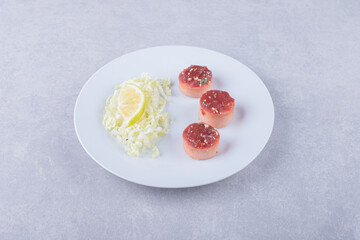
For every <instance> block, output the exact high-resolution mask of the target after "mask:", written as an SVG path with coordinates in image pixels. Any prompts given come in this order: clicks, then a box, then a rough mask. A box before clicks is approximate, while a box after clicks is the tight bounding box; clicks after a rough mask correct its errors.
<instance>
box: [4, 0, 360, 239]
mask: <svg viewBox="0 0 360 240" xmlns="http://www.w3.org/2000/svg"><path fill="white" fill-rule="evenodd" d="M359 12H360V2H359V1H355V0H354V1H351V0H344V1H340V0H339V1H332V0H331V1H324V0H322V1H262V0H257V1H235V0H225V1H205V0H200V1H180V0H179V1H160V0H156V1H100V0H99V1H85V0H84V1H58V0H56V1H45V0H40V1H39V0H35V1H0V70H1V71H0V114H1V115H0V159H1V161H0V239H139V240H140V239H141V240H144V239H145V240H146V239H155V240H156V239H164V240H169V239H208V240H212V239H243V240H244V239H266V240H268V239H286V240H288V239H317V240H318V239H327V240H329V239H360V162H359V161H360V146H359V142H360V133H359V131H360V130H359V129H360V107H359V103H360V80H359V76H360V65H359V63H360V14H359ZM169 44H181V45H194V46H199V47H204V48H209V49H213V50H216V51H219V52H222V53H224V54H227V55H230V56H232V57H234V58H236V59H238V60H240V61H241V62H243V63H244V64H246V65H248V66H249V67H250V68H252V69H253V70H254V71H255V72H256V73H258V75H259V76H260V77H261V78H262V79H263V81H264V82H265V84H266V85H267V86H268V88H269V90H270V92H271V94H272V97H273V100H274V104H275V108H276V122H275V127H274V132H273V135H272V137H271V139H270V141H269V143H268V145H267V146H266V148H265V150H264V151H263V152H262V153H261V154H260V156H259V157H258V158H257V159H256V160H255V161H254V162H253V163H252V164H250V165H249V166H248V167H247V168H245V169H244V170H243V171H241V172H240V173H238V174H236V175H234V176H232V177H230V178H228V179H226V180H224V181H222V182H219V183H216V184H212V185H208V186H204V187H197V188H191V189H180V190H166V189H165V190H164V189H155V188H148V187H143V186H139V185H136V184H133V183H130V182H127V181H125V180H122V179H120V178H118V177H115V176H113V175H112V174H110V173H108V172H106V171H105V170H103V169H102V168H101V167H100V166H99V165H97V164H96V163H95V162H94V161H93V160H91V159H90V157H89V156H87V154H86V153H85V151H84V150H83V149H82V147H81V146H80V144H79V142H78V140H77V138H76V136H75V132H74V127H73V108H74V104H75V100H76V97H77V94H78V93H79V91H80V89H81V87H82V85H83V84H84V83H85V82H86V80H87V79H88V78H89V77H90V76H91V75H92V74H93V73H94V72H95V71H96V70H97V69H98V68H100V67H101V66H103V65H104V64H106V63H107V62H108V61H110V60H112V59H114V58H116V57H118V56H120V55H122V54H125V53H128V52H131V51H133V50H137V49H140V48H145V47H151V46H157V45H169Z"/></svg>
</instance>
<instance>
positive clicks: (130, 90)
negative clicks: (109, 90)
mask: <svg viewBox="0 0 360 240" xmlns="http://www.w3.org/2000/svg"><path fill="white" fill-rule="evenodd" d="M144 109H145V96H144V93H143V92H142V91H141V89H140V88H139V87H137V86H135V85H133V84H128V85H126V86H124V88H122V89H121V92H120V94H119V105H118V110H119V112H120V113H121V115H122V117H123V119H124V122H123V126H125V127H129V126H131V125H133V124H134V123H136V122H137V121H138V120H139V119H140V118H141V116H142V115H143V113H144Z"/></svg>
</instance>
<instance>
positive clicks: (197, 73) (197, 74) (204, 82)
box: [179, 65, 212, 97]
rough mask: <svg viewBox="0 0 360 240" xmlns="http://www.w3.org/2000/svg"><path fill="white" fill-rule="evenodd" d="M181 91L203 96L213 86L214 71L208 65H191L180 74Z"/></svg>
mask: <svg viewBox="0 0 360 240" xmlns="http://www.w3.org/2000/svg"><path fill="white" fill-rule="evenodd" d="M179 88H180V91H181V92H182V93H183V94H185V95H187V96H190V97H201V95H203V93H205V92H206V91H208V90H211V88H212V72H211V71H210V70H209V69H208V68H207V67H206V66H198V65H191V66H190V67H188V68H185V69H184V70H182V71H181V72H180V74H179Z"/></svg>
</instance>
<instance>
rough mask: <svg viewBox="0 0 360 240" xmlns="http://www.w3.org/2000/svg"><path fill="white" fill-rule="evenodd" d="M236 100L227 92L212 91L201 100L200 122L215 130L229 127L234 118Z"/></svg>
mask: <svg viewBox="0 0 360 240" xmlns="http://www.w3.org/2000/svg"><path fill="white" fill-rule="evenodd" d="M234 107H235V100H234V99H233V98H232V97H231V96H230V94H229V93H228V92H226V91H220V90H210V91H207V92H206V93H204V94H203V95H202V96H201V98H200V111H199V120H200V121H201V122H205V123H207V124H210V125H211V126H213V127H215V128H222V127H225V126H226V125H228V124H229V123H230V122H231V121H232V119H233V117H234Z"/></svg>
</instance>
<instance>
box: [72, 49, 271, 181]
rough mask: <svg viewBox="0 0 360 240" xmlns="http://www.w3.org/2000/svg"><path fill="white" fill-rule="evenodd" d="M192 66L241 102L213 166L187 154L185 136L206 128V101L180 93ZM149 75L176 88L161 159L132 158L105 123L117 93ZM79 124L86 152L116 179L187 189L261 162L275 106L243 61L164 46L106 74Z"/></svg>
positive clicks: (79, 109) (132, 56)
mask: <svg viewBox="0 0 360 240" xmlns="http://www.w3.org/2000/svg"><path fill="white" fill-rule="evenodd" d="M191 64H195V65H206V66H207V67H208V68H209V69H210V70H212V72H213V89H220V90H226V91H228V92H229V93H230V95H231V96H232V97H233V98H235V112H234V120H233V121H232V123H231V124H229V125H228V126H226V127H225V128H222V129H219V133H220V149H219V152H218V154H217V155H216V156H215V157H214V158H212V159H210V160H203V161H198V160H194V159H192V158H190V157H189V156H187V155H186V154H185V152H184V151H183V148H182V132H183V130H184V129H185V127H186V126H187V125H189V124H190V123H194V122H198V111H199V99H198V98H190V97H186V96H185V95H183V94H181V93H180V91H179V86H178V75H179V73H180V71H181V70H182V69H184V68H186V67H188V66H190V65H191ZM142 72H148V73H149V74H150V76H152V77H170V78H171V81H172V87H171V90H172V93H173V96H172V99H171V102H170V103H169V104H168V108H167V111H168V112H170V116H171V117H173V118H174V123H173V124H172V125H171V127H170V133H169V134H168V135H166V136H165V137H163V138H162V139H161V140H160V142H159V143H158V147H159V149H160V152H161V156H160V157H158V158H155V159H152V158H151V157H149V156H146V157H139V158H134V157H129V156H128V155H127V154H126V153H125V152H124V151H123V149H122V146H120V145H119V143H118V142H117V141H116V140H115V139H114V138H113V137H111V136H110V135H109V134H108V132H106V131H105V129H104V127H103V126H102V124H101V121H102V115H103V111H104V107H105V101H106V99H107V97H108V96H109V95H111V94H112V93H113V87H114V86H116V85H119V84H120V83H121V82H122V81H125V80H128V79H131V78H133V77H135V76H140V74H141V73H142ZM242 110H243V112H244V116H243V118H242V116H241V112H242ZM74 122H75V129H76V133H77V136H78V138H79V140H80V143H81V144H82V146H83V147H84V149H85V150H86V152H87V153H88V154H89V155H90V156H91V157H92V158H93V159H94V160H95V161H96V162H97V163H99V164H100V165H101V166H102V167H103V168H105V169H106V170H108V171H109V172H111V173H113V174H115V175H117V176H119V177H121V178H124V179H126V180H129V181H131V182H135V183H138V184H142V185H147V186H153V187H164V188H183V187H193V186H200V185H204V184H209V183H213V182H216V181H219V180H222V179H224V178H226V177H229V176H231V175H233V174H234V173H236V172H238V171H240V170H241V169H243V168H244V167H245V166H246V165H248V164H249V163H250V162H251V161H252V160H254V159H255V157H256V156H257V155H258V154H259V153H260V152H261V150H262V149H263V148H264V146H265V144H266V143H267V141H268V139H269V137H270V134H271V131H272V128H273V124H274V106H273V102H272V99H271V96H270V94H269V92H268V90H267V88H266V87H265V85H264V83H263V82H262V81H261V80H260V78H259V77H258V76H257V75H256V74H255V73H254V72H253V71H251V70H250V69H249V68H248V67H246V66H245V65H243V64H242V63H240V62H238V61H237V60H235V59H233V58H231V57H228V56H226V55H224V54H221V53H218V52H214V51H211V50H207V49H202V48H197V47H188V46H162V47H153V48H147V49H142V50H139V51H135V52H132V53H129V54H126V55H123V56H121V57H119V58H117V59H115V60H113V61H111V62H110V63H108V64H106V65H105V66H104V67H102V68H101V69H99V70H98V71H97V72H96V73H95V74H94V75H93V76H92V77H91V78H90V79H89V80H88V81H87V83H86V84H85V85H84V87H83V88H82V90H81V92H80V94H79V96H78V99H77V102H76V105H75V111H74Z"/></svg>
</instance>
